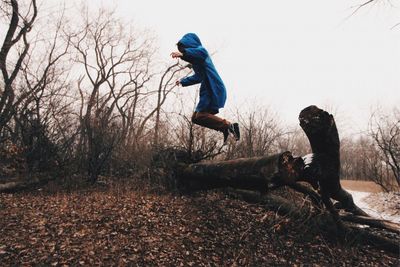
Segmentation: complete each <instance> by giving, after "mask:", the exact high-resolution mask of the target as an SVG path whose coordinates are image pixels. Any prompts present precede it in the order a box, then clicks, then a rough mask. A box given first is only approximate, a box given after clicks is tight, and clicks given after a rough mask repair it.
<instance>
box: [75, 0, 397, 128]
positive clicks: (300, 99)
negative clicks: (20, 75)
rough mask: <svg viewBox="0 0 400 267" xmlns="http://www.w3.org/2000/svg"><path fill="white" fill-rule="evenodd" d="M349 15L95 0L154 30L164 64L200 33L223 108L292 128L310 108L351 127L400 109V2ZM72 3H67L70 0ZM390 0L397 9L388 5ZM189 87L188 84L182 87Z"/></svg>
mask: <svg viewBox="0 0 400 267" xmlns="http://www.w3.org/2000/svg"><path fill="white" fill-rule="evenodd" d="M377 1H378V2H379V4H376V5H370V6H367V7H365V8H363V9H362V10H360V11H359V12H357V13H356V14H355V15H353V16H352V17H350V18H348V19H346V18H347V17H348V16H349V15H350V14H351V13H352V11H353V10H354V8H352V6H354V5H356V4H357V3H362V1H349V0H331V1H326V0H325V1H323V0H302V1H300V0H290V1H289V0H287V1H284V0H280V1H269V0H263V1H262V0H258V1H254V0H253V1H234V0H230V1H228V0H218V1H216V0H202V1H187V0H186V1H183V0H169V1H160V0H157V1H156V0H140V1H136V0H118V1H117V0H114V1H112V0H109V1H107V0H102V1H101V0H91V1H87V3H88V5H89V6H90V7H91V8H95V7H97V6H105V7H110V8H111V7H115V8H116V13H117V15H118V16H121V17H123V18H124V19H126V20H128V21H131V22H132V23H135V24H138V25H140V26H141V27H146V28H149V29H150V30H152V31H153V32H154V34H155V36H156V37H157V44H156V46H158V47H159V56H160V57H161V59H164V60H165V61H168V60H171V61H172V59H169V57H168V56H169V53H170V52H171V51H172V50H175V44H176V42H177V41H178V40H179V39H180V37H181V36H182V35H183V34H185V33H187V32H195V33H197V34H198V35H199V37H200V39H201V40H202V42H203V44H204V46H205V47H206V48H207V49H208V50H209V52H216V54H215V55H214V56H213V61H214V64H215V65H216V67H217V70H218V71H219V73H220V75H221V77H222V79H223V80H224V82H225V84H226V86H227V90H228V101H227V104H226V110H229V109H233V108H236V107H238V106H240V105H242V104H244V105H251V104H253V103H254V102H256V103H257V104H258V105H260V104H262V105H264V104H265V105H266V106H267V105H269V106H271V107H272V108H273V109H274V110H276V111H278V113H279V115H280V116H281V118H282V119H283V120H284V121H285V122H287V123H290V124H295V123H297V116H298V114H299V112H300V110H301V109H302V108H304V107H306V106H308V105H311V104H315V105H318V106H321V107H328V108H329V109H331V108H332V107H333V110H331V111H334V112H337V116H338V118H340V120H341V121H342V124H343V125H345V127H346V128H348V130H349V131H352V132H357V131H359V130H361V129H363V128H366V126H367V119H368V116H369V114H370V110H371V107H373V106H376V105H381V106H384V107H386V108H391V107H394V106H395V104H396V103H400V26H399V27H397V28H396V27H395V28H394V29H391V28H392V26H394V25H395V24H396V23H398V22H400V6H399V7H397V6H392V5H390V4H388V3H389V2H388V1H386V0H380V1H379V0H377ZM69 3H70V2H69ZM392 4H399V5H400V3H399V2H398V1H392ZM182 90H193V91H194V88H190V87H188V88H183V89H182Z"/></svg>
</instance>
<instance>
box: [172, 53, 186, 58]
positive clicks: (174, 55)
mask: <svg viewBox="0 0 400 267" xmlns="http://www.w3.org/2000/svg"><path fill="white" fill-rule="evenodd" d="M182 56H183V54H182V53H181V52H172V53H171V57H172V58H178V57H182Z"/></svg>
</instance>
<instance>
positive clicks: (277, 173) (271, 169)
mask: <svg viewBox="0 0 400 267" xmlns="http://www.w3.org/2000/svg"><path fill="white" fill-rule="evenodd" d="M303 167H304V163H303V160H302V159H301V158H293V156H292V154H291V153H290V152H284V153H279V154H276V155H272V156H265V157H255V158H240V159H234V160H228V161H218V162H212V161H210V162H200V163H194V164H189V165H187V166H184V167H183V168H182V169H181V171H180V172H179V174H178V176H179V179H180V180H181V182H183V183H187V182H189V183H190V182H191V186H192V187H193V182H197V186H194V187H201V185H203V186H205V187H206V188H216V187H233V188H240V189H250V190H254V191H259V192H261V193H266V192H267V189H268V187H269V186H273V185H276V184H290V183H295V182H296V180H297V179H298V177H299V175H300V174H301V173H302V171H303Z"/></svg>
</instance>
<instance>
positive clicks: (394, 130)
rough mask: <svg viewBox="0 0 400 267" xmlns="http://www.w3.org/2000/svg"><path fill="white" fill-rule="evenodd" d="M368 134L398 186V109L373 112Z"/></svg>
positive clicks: (399, 115)
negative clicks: (386, 111)
mask: <svg viewBox="0 0 400 267" xmlns="http://www.w3.org/2000/svg"><path fill="white" fill-rule="evenodd" d="M370 135H371V137H372V138H373V140H374V141H375V144H376V146H377V148H378V149H379V152H380V153H381V156H382V163H383V165H385V166H387V167H388V168H389V169H390V170H391V173H392V175H393V176H394V179H395V180H396V182H397V184H398V185H399V186H400V110H399V109H397V108H395V109H394V110H393V113H392V114H389V115H385V114H383V113H382V112H380V113H375V114H373V115H372V117H371V123H370Z"/></svg>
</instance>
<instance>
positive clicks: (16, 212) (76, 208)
mask: <svg viewBox="0 0 400 267" xmlns="http://www.w3.org/2000/svg"><path fill="white" fill-rule="evenodd" d="M0 203H1V205H0V218H1V220H0V265H2V266H10V265H46V266H94V265H107V266H108V265H118V266H126V265H128V266H129V265H132V264H135V265H139V266H155V265H158V266H187V265H189V266H210V265H211V266H214V265H217V266H220V265H227V266H271V265H272V266H277V265H278V266H282V265H284V266H287V265H288V266H301V265H303V264H306V265H307V264H309V265H315V266H318V265H320V266H341V265H352V266H353V265H354V266H364V265H368V266H383V265H384V266H394V265H396V262H397V257H398V255H391V254H387V253H385V252H381V251H377V250H374V249H372V248H370V247H368V246H358V245H352V246H345V245H342V244H339V243H337V242H334V241H330V240H328V239H327V238H326V237H325V236H324V235H323V234H321V233H318V232H316V231H312V230H307V228H305V226H304V225H301V224H299V222H298V221H293V220H291V219H290V218H287V217H282V216H279V215H277V214H276V213H275V212H272V211H269V210H266V209H265V208H264V207H263V206H261V205H257V204H249V203H246V202H244V201H241V200H239V199H232V198H231V197H228V196H227V195H226V194H224V193H223V192H222V191H218V190H215V191H209V192H199V193H195V194H193V195H190V196H179V195H172V194H156V193H152V191H151V190H148V189H144V188H143V187H140V186H132V187H130V186H128V185H127V184H118V183H117V184H113V185H112V186H109V187H107V188H104V187H89V188H85V189H82V190H75V191H74V190H73V191H68V192H66V191H63V190H55V191H54V190H52V191H49V190H46V189H44V190H41V191H34V192H30V193H28V192H24V193H22V192H21V193H17V194H0Z"/></svg>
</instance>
